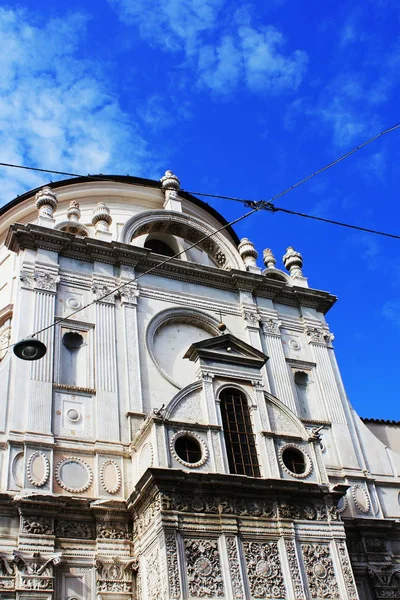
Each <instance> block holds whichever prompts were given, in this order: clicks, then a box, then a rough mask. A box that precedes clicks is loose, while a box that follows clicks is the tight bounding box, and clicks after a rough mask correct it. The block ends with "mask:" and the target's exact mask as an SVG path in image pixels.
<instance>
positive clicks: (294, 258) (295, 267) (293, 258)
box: [283, 246, 303, 277]
mask: <svg viewBox="0 0 400 600" xmlns="http://www.w3.org/2000/svg"><path fill="white" fill-rule="evenodd" d="M283 264H284V265H285V268H286V269H287V270H288V271H289V273H290V277H303V271H302V270H301V267H302V266H303V257H302V255H301V254H300V252H296V250H295V249H294V248H293V246H289V248H287V250H286V254H285V255H284V257H283Z"/></svg>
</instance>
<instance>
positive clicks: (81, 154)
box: [0, 9, 151, 203]
mask: <svg viewBox="0 0 400 600" xmlns="http://www.w3.org/2000/svg"><path fill="white" fill-rule="evenodd" d="M86 24H87V19H86V17H84V16H83V15H81V14H77V13H72V14H70V15H68V16H67V17H65V18H60V19H49V20H48V21H47V22H43V20H42V21H40V22H39V23H38V22H37V21H36V20H35V19H34V18H33V16H32V15H30V14H29V13H28V12H25V11H21V10H6V9H1V10H0V37H1V40H2V60H1V63H0V160H1V161H2V162H15V163H23V164H28V165H33V166H41V167H43V166H44V167H47V168H52V169H57V170H66V171H70V170H71V171H74V172H77V173H89V172H103V171H105V170H106V169H108V170H111V169H115V170H116V171H118V172H131V173H135V174H137V173H142V172H143V171H144V170H145V169H146V168H147V169H148V168H150V164H151V161H150V158H149V153H148V151H147V147H146V141H145V139H144V137H143V136H142V134H141V132H140V131H139V129H138V127H137V125H136V124H135V123H133V122H132V121H131V120H130V118H129V117H128V116H127V114H126V113H125V112H124V111H123V110H122V108H121V106H120V105H119V102H118V99H117V97H116V96H115V95H114V94H113V93H112V92H110V87H109V85H108V82H107V80H106V77H105V73H104V72H103V70H102V67H101V65H100V64H97V63H95V62H93V61H89V60H83V59H81V58H79V54H78V50H79V41H80V39H81V38H82V37H83V36H85V28H86ZM0 176H1V181H2V197H1V199H0V201H1V203H4V202H5V201H7V200H10V199H12V198H13V197H14V196H15V195H16V194H17V193H21V191H25V190H26V189H27V188H29V187H33V186H35V185H38V184H40V183H41V182H43V177H38V176H36V175H34V174H32V173H29V172H26V171H25V172H24V171H15V170H13V171H12V172H11V170H2V171H1V172H0ZM49 178H50V176H49Z"/></svg>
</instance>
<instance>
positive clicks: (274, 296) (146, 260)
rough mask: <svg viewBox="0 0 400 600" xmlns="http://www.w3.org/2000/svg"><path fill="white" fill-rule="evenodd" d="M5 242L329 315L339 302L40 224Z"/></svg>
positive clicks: (18, 228)
mask: <svg viewBox="0 0 400 600" xmlns="http://www.w3.org/2000/svg"><path fill="white" fill-rule="evenodd" d="M5 244H6V246H7V248H9V250H12V251H13V252H18V251H19V250H25V249H31V250H37V249H39V248H42V249H45V250H50V251H53V252H58V253H59V254H60V255H62V256H66V257H69V258H75V259H78V260H84V261H89V262H93V261H98V262H103V263H107V264H112V265H117V266H119V265H129V266H133V267H135V270H136V272H138V273H143V272H144V271H146V270H148V269H150V268H154V267H155V268H154V271H153V273H154V275H158V276H159V277H166V278H169V279H175V280H179V281H185V282H190V283H197V284H199V285H203V286H207V287H212V288H219V289H223V290H226V291H231V292H232V291H239V290H245V291H250V292H252V293H254V294H256V295H257V296H260V297H263V298H269V299H271V300H273V301H274V302H275V303H278V304H286V305H290V306H306V307H309V308H314V309H316V310H317V311H319V312H322V313H323V314H325V313H326V312H328V310H329V309H330V308H331V307H332V306H333V304H334V303H335V302H336V297H335V296H332V295H331V294H329V293H328V292H323V291H320V290H314V289H309V288H302V287H298V286H289V285H287V284H286V283H285V282H283V281H277V280H273V279H268V278H265V277H264V276H263V275H258V274H256V273H250V272H247V271H239V270H237V269H231V270H230V271H227V270H223V269H218V268H216V267H209V266H205V265H198V264H195V263H189V262H185V261H182V260H180V259H173V260H171V261H169V262H168V263H166V264H164V265H160V260H159V258H157V257H156V256H155V255H154V254H152V253H151V252H150V251H149V250H146V249H144V248H139V247H137V246H131V245H128V244H121V243H120V242H116V241H112V242H105V241H102V240H98V239H95V238H90V237H81V236H76V235H73V234H71V233H67V232H63V231H59V230H55V229H47V228H45V227H40V226H39V225H34V224H28V225H21V224H19V223H15V224H14V225H11V227H10V229H9V231H8V234H7V238H6V241H5Z"/></svg>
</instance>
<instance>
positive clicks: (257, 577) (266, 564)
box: [243, 542, 286, 598]
mask: <svg viewBox="0 0 400 600" xmlns="http://www.w3.org/2000/svg"><path fill="white" fill-rule="evenodd" d="M243 549H244V556H245V559H246V564H247V575H248V578H249V584H250V592H251V596H252V598H286V590H285V584H284V582H283V574H282V568H281V562H280V558H279V550H278V544H277V543H276V542H243Z"/></svg>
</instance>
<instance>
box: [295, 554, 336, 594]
mask: <svg viewBox="0 0 400 600" xmlns="http://www.w3.org/2000/svg"><path fill="white" fill-rule="evenodd" d="M301 548H302V552H303V561H304V566H305V570H306V573H307V580H308V588H309V590H310V598H315V600H321V599H323V598H326V599H329V600H333V599H336V598H340V594H339V588H338V584H337V581H336V577H335V571H334V569H333V562H332V558H331V555H330V552H329V547H328V546H327V545H324V544H302V547H301Z"/></svg>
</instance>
